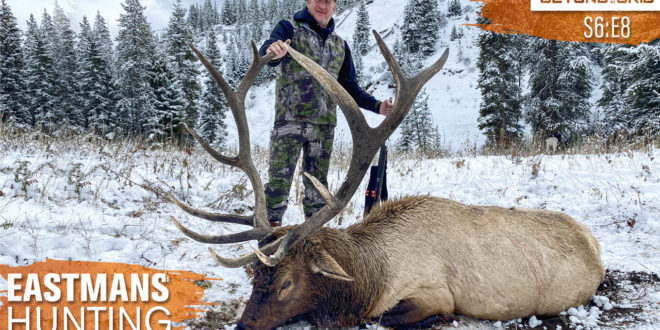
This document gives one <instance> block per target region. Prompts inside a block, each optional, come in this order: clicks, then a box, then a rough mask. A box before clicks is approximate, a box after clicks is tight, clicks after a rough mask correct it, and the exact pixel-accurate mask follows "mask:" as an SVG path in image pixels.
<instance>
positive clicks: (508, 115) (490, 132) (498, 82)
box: [477, 31, 523, 148]
mask: <svg viewBox="0 0 660 330" xmlns="http://www.w3.org/2000/svg"><path fill="white" fill-rule="evenodd" d="M512 38H514V37H513V36H511V35H508V34H499V33H493V32H487V31H484V32H482V33H481V35H480V36H479V48H480V52H479V59H478V60H477V67H478V68H479V72H480V74H479V85H478V86H479V88H480V89H481V97H482V102H481V105H480V107H479V129H480V130H481V131H482V132H483V134H484V135H486V144H487V145H488V146H491V147H499V148H505V147H507V146H508V145H509V144H510V143H513V142H515V141H516V140H519V139H520V138H521V137H522V133H523V128H522V125H521V123H520V120H521V118H522V107H521V100H520V86H519V85H518V77H517V76H516V71H515V69H516V63H515V62H516V61H517V59H516V58H515V57H513V56H512V53H511V51H512V49H514V48H515V43H514V42H512V41H513V40H512Z"/></svg>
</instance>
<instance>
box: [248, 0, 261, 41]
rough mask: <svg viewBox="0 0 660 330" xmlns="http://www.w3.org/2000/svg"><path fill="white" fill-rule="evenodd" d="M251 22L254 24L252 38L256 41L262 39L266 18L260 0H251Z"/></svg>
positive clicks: (249, 11) (249, 10)
mask: <svg viewBox="0 0 660 330" xmlns="http://www.w3.org/2000/svg"><path fill="white" fill-rule="evenodd" d="M248 13H249V18H250V23H251V25H252V30H251V31H252V40H254V41H255V42H257V43H258V42H259V41H261V38H262V37H263V29H264V22H265V20H264V18H263V16H261V7H260V6H259V1H258V0H250V8H249V9H248Z"/></svg>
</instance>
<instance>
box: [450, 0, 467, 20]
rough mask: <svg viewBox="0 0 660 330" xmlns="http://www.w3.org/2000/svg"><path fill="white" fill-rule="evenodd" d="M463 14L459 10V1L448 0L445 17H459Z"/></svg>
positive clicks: (461, 10)
mask: <svg viewBox="0 0 660 330" xmlns="http://www.w3.org/2000/svg"><path fill="white" fill-rule="evenodd" d="M462 14H463V9H461V1H460V0H450V1H449V4H448V7H447V16H448V17H459V16H461V15H462Z"/></svg>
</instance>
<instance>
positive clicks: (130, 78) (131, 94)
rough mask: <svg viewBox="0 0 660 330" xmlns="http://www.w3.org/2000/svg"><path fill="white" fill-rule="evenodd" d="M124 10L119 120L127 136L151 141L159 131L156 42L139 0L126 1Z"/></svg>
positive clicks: (119, 57) (119, 39) (119, 49)
mask: <svg viewBox="0 0 660 330" xmlns="http://www.w3.org/2000/svg"><path fill="white" fill-rule="evenodd" d="M122 7H123V8H124V11H125V13H123V14H120V16H119V33H118V35H117V86H118V87H119V95H120V100H119V104H118V106H119V118H120V120H121V121H122V122H121V126H122V127H123V129H124V130H125V131H126V132H127V133H128V134H130V135H134V136H139V137H142V138H148V137H149V136H151V135H152V134H154V135H157V134H158V129H159V127H158V122H159V118H158V117H157V113H156V111H155V109H154V105H153V103H154V93H153V89H152V88H151V85H150V81H151V69H152V64H153V63H154V59H153V56H154V54H153V51H154V49H156V43H155V41H154V36H153V33H152V32H151V26H150V25H149V22H147V19H146V17H145V16H144V9H145V7H143V6H142V5H141V4H140V2H139V0H125V2H124V3H122Z"/></svg>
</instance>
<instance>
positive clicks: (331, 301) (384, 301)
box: [239, 196, 604, 328]
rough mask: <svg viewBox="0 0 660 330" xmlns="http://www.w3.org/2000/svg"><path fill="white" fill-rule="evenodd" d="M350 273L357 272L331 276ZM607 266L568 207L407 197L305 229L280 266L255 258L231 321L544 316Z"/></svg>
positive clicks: (575, 297) (588, 292) (580, 299)
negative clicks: (342, 221) (361, 216)
mask: <svg viewBox="0 0 660 330" xmlns="http://www.w3.org/2000/svg"><path fill="white" fill-rule="evenodd" d="M328 255H329V256H331V258H330V259H334V260H336V264H335V265H334V266H333V265H329V264H328V263H327V262H325V261H327V260H325V259H327V256H328ZM324 260H325V261H324ZM319 265H321V266H319ZM323 265H326V266H323ZM337 265H338V266H339V267H340V269H336V266H337ZM324 267H325V270H324ZM333 268H335V269H333ZM324 272H325V273H324ZM342 272H345V273H343V274H344V275H341V274H342ZM327 274H330V276H328V275H327ZM346 274H347V275H348V276H349V277H351V278H352V279H353V280H352V281H350V280H340V279H335V278H343V277H345V275H346ZM603 275H604V269H603V265H602V263H601V260H600V246H599V244H598V242H597V241H596V239H595V238H594V237H593V235H592V234H591V232H590V231H589V229H588V228H587V227H585V226H584V225H582V224H579V223H578V222H576V221H575V220H573V219H572V218H571V217H569V216H567V215H565V214H562V213H559V212H552V211H544V210H527V209H518V208H501V207H494V206H469V205H464V204H461V203H458V202H454V201H451V200H447V199H441V198H435V197H429V196H415V197H407V198H403V199H400V200H396V201H390V202H386V203H384V204H383V205H382V207H380V208H377V209H375V210H373V211H372V213H371V214H370V215H369V216H368V217H367V218H366V219H365V220H364V221H363V222H362V223H358V224H355V225H353V226H351V227H349V228H346V229H332V228H322V229H320V230H319V231H317V232H315V233H313V234H310V235H309V236H308V237H306V238H305V239H304V240H303V241H301V242H300V243H299V244H297V245H296V247H295V248H294V250H293V251H292V253H290V254H289V255H288V256H286V257H285V258H284V259H283V260H282V261H281V262H280V264H278V265H277V266H276V267H267V266H265V265H258V266H257V274H256V276H255V279H254V283H253V284H254V288H253V294H252V297H251V298H250V301H249V303H248V306H247V307H246V310H245V312H244V314H243V316H242V317H241V322H239V325H241V326H242V327H247V328H272V327H276V326H278V325H281V324H283V323H284V322H286V320H287V319H289V318H291V317H294V316H296V315H299V314H307V315H309V316H311V317H312V318H313V319H315V320H317V321H319V322H323V321H325V320H330V321H335V322H340V323H341V324H342V325H346V326H347V325H354V324H356V323H357V322H358V321H359V320H376V321H378V320H380V321H381V322H382V323H383V324H386V325H394V324H407V323H414V322H418V321H420V320H423V319H425V318H427V317H430V316H433V315H436V314H449V313H458V314H463V315H467V316H471V317H476V318H484V319H490V320H508V319H512V318H517V317H523V316H528V315H552V314H557V313H559V312H561V311H563V310H566V309H567V308H569V307H572V306H577V305H581V304H585V303H587V302H588V301H589V299H590V298H591V297H592V296H593V294H594V293H595V291H596V289H597V287H598V285H599V284H600V282H601V280H602V278H603ZM333 277H334V278H333ZM286 279H289V280H291V281H292V282H293V284H292V285H291V286H290V287H287V289H288V290H290V292H291V293H289V295H288V296H286V297H285V298H281V297H280V298H281V299H280V298H278V295H280V294H279V293H278V292H282V291H280V287H282V285H283V284H284V283H285V281H286ZM283 291H285V290H283Z"/></svg>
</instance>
